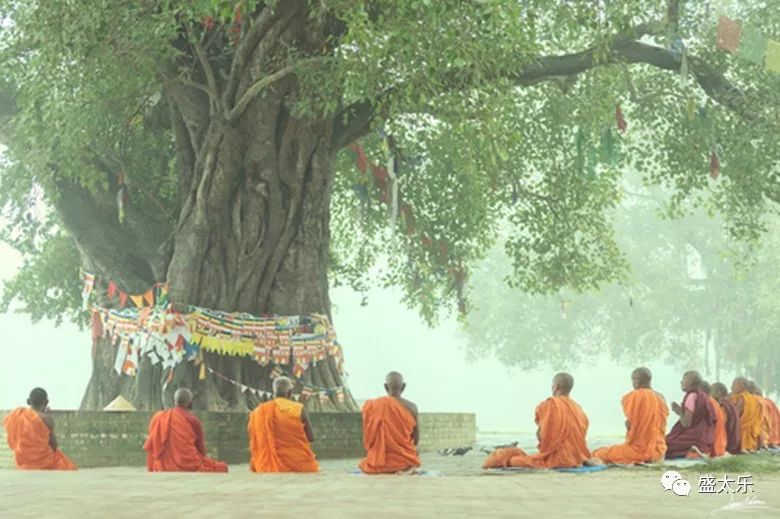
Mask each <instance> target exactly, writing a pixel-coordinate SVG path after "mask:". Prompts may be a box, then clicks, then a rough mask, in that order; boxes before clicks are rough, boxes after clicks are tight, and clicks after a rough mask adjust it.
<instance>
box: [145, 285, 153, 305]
mask: <svg viewBox="0 0 780 519" xmlns="http://www.w3.org/2000/svg"><path fill="white" fill-rule="evenodd" d="M144 301H145V302H146V304H148V305H149V306H154V290H153V289H151V288H150V289H149V290H147V291H146V292H145V293H144Z"/></svg>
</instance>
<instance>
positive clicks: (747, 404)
mask: <svg viewBox="0 0 780 519" xmlns="http://www.w3.org/2000/svg"><path fill="white" fill-rule="evenodd" d="M740 399H741V400H742V401H743V403H744V405H743V407H742V414H741V415H740V416H739V428H740V432H741V437H742V438H741V439H742V441H741V443H740V445H741V448H742V450H743V451H748V452H751V451H755V450H757V449H758V440H759V437H760V436H761V420H762V416H761V414H762V413H761V411H762V407H761V404H760V403H759V402H758V399H757V398H756V395H753V394H751V393H748V392H747V391H741V392H739V393H735V394H733V395H731V401H732V402H733V403H734V404H735V405H736V403H737V402H738V401H739V400H740Z"/></svg>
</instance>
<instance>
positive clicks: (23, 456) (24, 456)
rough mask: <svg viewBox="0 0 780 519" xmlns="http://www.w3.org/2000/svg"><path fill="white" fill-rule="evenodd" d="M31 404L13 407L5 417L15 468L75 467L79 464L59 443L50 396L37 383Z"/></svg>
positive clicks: (29, 399) (61, 468)
mask: <svg viewBox="0 0 780 519" xmlns="http://www.w3.org/2000/svg"><path fill="white" fill-rule="evenodd" d="M27 404H28V405H29V406H30V407H20V408H18V409H15V410H14V411H11V412H10V413H9V414H8V415H7V416H6V417H5V418H4V419H3V427H5V433H6V439H7V441H8V446H9V447H10V448H11V450H12V451H13V453H14V458H15V460H16V468H19V469H23V470H76V465H75V463H73V462H72V461H70V460H69V459H68V457H67V456H65V455H64V454H63V453H62V452H61V451H60V450H59V449H58V448H57V447H58V445H57V437H56V436H55V435H54V419H53V418H52V416H51V414H50V411H49V396H48V395H47V394H46V391H45V390H43V389H41V388H39V387H36V388H35V389H33V390H32V391H31V392H30V398H28V399H27Z"/></svg>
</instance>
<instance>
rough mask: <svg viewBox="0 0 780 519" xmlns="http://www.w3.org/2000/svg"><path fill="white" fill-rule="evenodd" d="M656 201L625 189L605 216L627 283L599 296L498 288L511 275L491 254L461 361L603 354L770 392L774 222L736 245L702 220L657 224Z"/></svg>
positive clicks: (778, 243) (777, 228)
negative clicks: (611, 217)
mask: <svg viewBox="0 0 780 519" xmlns="http://www.w3.org/2000/svg"><path fill="white" fill-rule="evenodd" d="M664 199H666V197H665V196H663V195H660V194H659V193H658V192H657V191H656V192H655V193H653V192H652V191H647V190H642V189H641V186H632V187H631V188H630V189H628V190H627V194H626V195H625V198H624V202H623V203H622V204H621V205H620V206H619V207H618V208H617V209H616V211H615V229H616V232H617V235H618V240H617V241H618V245H619V246H620V249H621V250H622V251H624V252H625V255H626V259H627V262H628V264H629V266H630V274H629V276H628V277H627V278H625V279H624V280H622V281H621V282H618V283H613V284H610V285H608V286H605V287H604V288H603V289H602V290H601V291H600V292H598V293H586V294H575V293H572V292H571V291H561V292H560V293H559V294H555V295H532V294H528V293H525V292H523V291H522V290H520V289H517V288H511V287H509V286H507V285H506V284H504V283H501V277H502V275H508V274H509V273H510V272H511V265H510V264H509V261H508V258H507V256H506V254H505V253H504V252H503V251H501V250H499V249H495V250H494V251H493V252H492V253H491V254H490V255H489V256H488V259H487V260H486V262H485V264H484V265H483V266H481V267H480V268H479V269H477V270H476V271H475V273H474V276H473V278H472V281H471V283H472V289H471V293H472V300H473V303H474V308H473V309H472V311H471V312H470V314H469V316H468V318H467V319H466V320H465V328H464V331H465V333H466V334H467V337H468V343H469V352H470V354H471V355H473V356H483V355H486V354H491V355H496V356H497V357H498V358H499V359H500V360H501V361H502V362H504V363H505V364H507V365H510V366H517V367H519V368H521V369H531V368H535V367H537V366H540V365H552V366H554V367H556V368H563V367H571V366H575V365H577V364H579V363H580V362H582V361H584V360H585V359H587V358H588V357H591V358H593V357H596V356H600V355H605V354H606V355H608V356H609V357H611V358H613V359H615V360H620V361H623V362H636V363H641V362H646V361H649V360H657V359H667V360H669V361H671V362H674V363H675V364H677V365H681V366H700V367H701V369H702V371H703V372H706V373H707V376H708V377H714V378H713V380H714V379H719V378H720V376H721V373H723V372H724V371H725V370H727V369H728V370H732V371H735V372H739V373H744V374H745V375H747V376H750V377H752V378H755V379H756V380H757V381H759V383H760V384H761V385H762V386H763V387H764V389H766V390H770V391H778V390H780V383H778V376H780V370H779V369H778V368H780V335H779V334H778V332H780V320H779V319H778V317H777V316H778V315H780V314H778V313H777V311H778V310H780V303H778V298H777V294H778V293H780V276H778V267H777V265H776V263H777V262H776V258H777V257H778V256H780V240H778V238H777V236H778V235H780V220H778V219H776V218H771V219H769V223H768V225H769V229H770V230H769V232H768V236H767V238H766V240H764V241H762V243H761V244H760V245H758V246H756V247H747V246H746V244H745V243H744V242H735V241H734V240H733V239H731V238H730V237H729V236H728V235H727V234H726V233H725V232H723V226H722V223H721V222H719V221H718V220H717V219H714V218H711V217H708V216H707V215H706V214H703V213H702V212H695V213H694V214H691V215H688V216H687V217H685V218H683V219H679V220H658V219H657V218H655V215H656V214H657V211H658V210H659V209H661V208H662V200H664Z"/></svg>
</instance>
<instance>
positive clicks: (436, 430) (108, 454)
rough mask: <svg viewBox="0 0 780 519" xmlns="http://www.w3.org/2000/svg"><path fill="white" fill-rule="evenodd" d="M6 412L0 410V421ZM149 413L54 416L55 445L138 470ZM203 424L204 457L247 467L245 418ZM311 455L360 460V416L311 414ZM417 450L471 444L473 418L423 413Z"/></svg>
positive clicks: (218, 416) (205, 415) (208, 416)
mask: <svg viewBox="0 0 780 519" xmlns="http://www.w3.org/2000/svg"><path fill="white" fill-rule="evenodd" d="M6 414H7V411H0V420H2V417H4V416H5V415H6ZM152 414H153V413H151V412H141V411H139V412H127V413H109V412H102V411H55V412H53V413H52V415H53V416H54V422H55V431H56V434H57V440H58V442H59V444H60V448H61V449H62V451H63V452H64V453H65V454H67V455H68V456H69V457H70V458H71V459H72V460H73V461H74V462H75V463H76V464H77V465H79V466H80V467H111V466H138V465H144V464H145V463H146V456H145V453H144V451H143V450H142V445H143V443H144V441H145V440H146V430H147V425H148V423H149V418H150V417H151V416H152ZM195 414H196V415H197V416H198V417H199V418H200V419H201V420H202V421H203V429H204V432H205V434H206V447H207V449H208V451H209V455H210V456H212V457H215V458H217V459H220V460H223V461H226V462H228V463H247V461H248V441H247V433H246V424H247V415H246V414H245V413H221V412H196V413H195ZM310 418H311V422H312V428H313V429H314V437H315V439H316V440H315V442H314V444H313V447H314V451H315V452H316V454H317V457H318V458H320V459H327V458H358V457H361V456H363V455H364V451H363V441H362V421H361V416H360V414H359V413H312V414H311V415H310ZM419 422H420V451H422V452H430V451H435V450H439V449H443V448H447V447H458V446H463V445H471V444H473V443H474V442H475V441H476V430H477V427H476V420H475V416H474V415H473V414H465V413H422V414H420V417H419ZM13 466H14V462H13V454H12V453H11V451H10V449H9V448H8V443H7V442H6V439H5V429H3V428H2V427H0V468H11V467H13Z"/></svg>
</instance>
